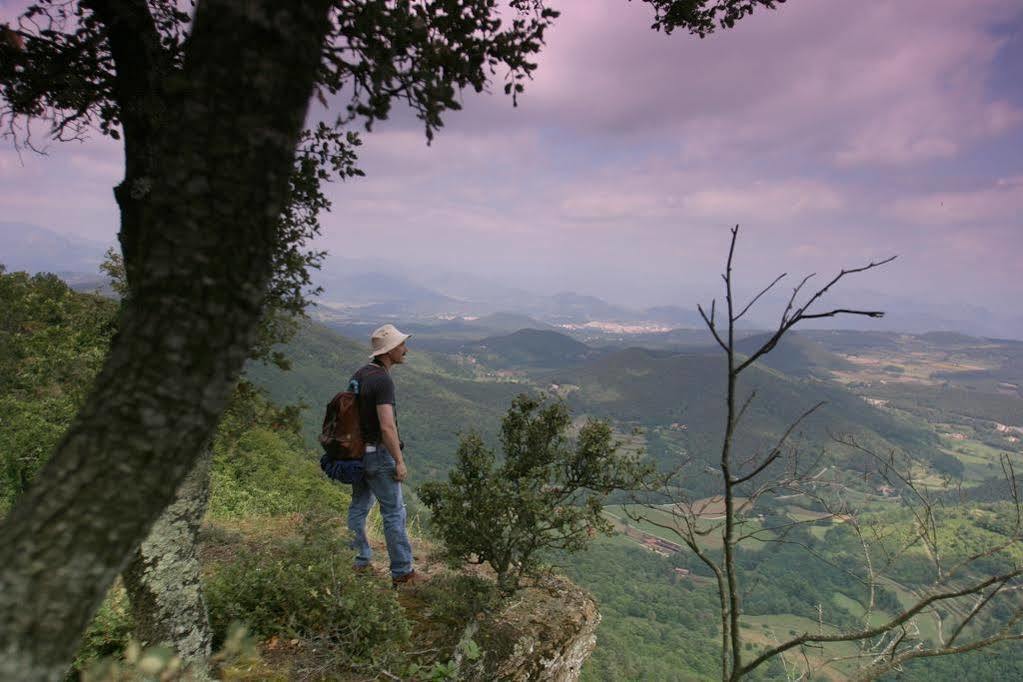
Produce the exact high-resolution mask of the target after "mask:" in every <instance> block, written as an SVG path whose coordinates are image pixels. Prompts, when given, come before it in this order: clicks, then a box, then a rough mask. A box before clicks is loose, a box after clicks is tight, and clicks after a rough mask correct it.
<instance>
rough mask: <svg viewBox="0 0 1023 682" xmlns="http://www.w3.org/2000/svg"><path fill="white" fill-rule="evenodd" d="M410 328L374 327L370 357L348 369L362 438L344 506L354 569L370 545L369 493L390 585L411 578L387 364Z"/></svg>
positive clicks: (365, 566)
mask: <svg viewBox="0 0 1023 682" xmlns="http://www.w3.org/2000/svg"><path fill="white" fill-rule="evenodd" d="M408 339H409V334H403V333H401V332H400V331H398V330H397V329H396V328H395V327H394V325H391V324H385V325H384V326H382V327H380V328H379V329H377V330H376V331H374V332H373V336H372V337H371V338H370V344H371V346H372V350H373V352H372V354H371V355H370V359H371V362H370V363H369V364H367V365H365V366H363V367H362V368H360V369H359V370H358V371H357V372H356V373H355V374H354V375H352V378H351V381H350V382H349V387H350V389H351V390H354V391H355V392H356V393H358V396H359V399H358V404H359V428H360V430H361V432H362V439H363V441H364V442H365V443H366V446H365V447H366V451H365V454H363V457H362V462H363V467H364V471H365V475H364V478H363V480H361V481H359V482H358V483H353V484H352V502H351V505H349V507H348V529H349V530H351V531H352V533H353V534H354V538H353V540H352V547H353V548H354V549H355V550H356V551H357V554H356V556H355V568H356V570H362V571H364V570H370V558H371V556H372V549H371V548H370V546H369V541H368V540H367V539H366V517H367V515H369V510H370V508H371V507H372V506H373V500H374V498H375V499H376V500H377V501H378V502H379V503H380V515H381V517H382V518H383V521H384V539H385V540H386V541H387V554H388V557H389V558H390V560H391V581H392V583H393V584H394V586H395V587H397V586H398V585H399V584H402V583H405V584H408V583H412V582H414V581H415V580H416V578H417V576H416V572H415V569H414V568H413V567H412V545H411V543H410V542H409V539H408V533H407V531H406V529H405V501H404V499H403V498H402V491H401V482H402V481H404V480H405V479H406V477H407V476H408V470H407V469H406V468H405V459H404V456H403V455H402V451H401V448H402V442H401V439H400V438H399V437H398V417H397V410H396V408H395V398H394V381H393V380H392V379H391V374H390V372H391V368H392V367H393V366H394V365H400V364H402V363H403V362H405V355H406V353H408V349H407V348H406V347H405V342H406V341H407V340H408Z"/></svg>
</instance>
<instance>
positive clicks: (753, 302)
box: [733, 272, 789, 322]
mask: <svg viewBox="0 0 1023 682" xmlns="http://www.w3.org/2000/svg"><path fill="white" fill-rule="evenodd" d="M788 274H789V273H787V272H783V273H781V274H780V275H778V276H777V277H775V278H774V281H773V282H771V283H770V284H768V285H767V286H766V287H764V288H763V289H761V290H760V293H759V294H757V295H756V296H754V297H753V300H751V301H750V302H749V303H747V304H746V307H745V308H743V309H742V310H740V311H739V314H738V315H736V316H735V319H734V320H733V322H738V321H739V320H740V319H741V318H742V316H743V315H745V314H746V313H747V311H749V309H750V308H752V307H753V305H754V304H755V303H756V302H757V301H759V300H760V297H761V296H763V295H764V294H766V293H767V292H768V291H770V290H771V289H773V288H774V285H775V284H777V283H778V282H780V281H782V279H784V278H785V277H787V276H788Z"/></svg>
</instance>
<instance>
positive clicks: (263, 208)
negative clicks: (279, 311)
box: [0, 0, 329, 682]
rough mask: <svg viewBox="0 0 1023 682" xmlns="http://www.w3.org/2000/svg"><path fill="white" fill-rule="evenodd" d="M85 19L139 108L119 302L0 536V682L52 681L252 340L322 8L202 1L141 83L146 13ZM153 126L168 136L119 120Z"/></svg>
mask: <svg viewBox="0 0 1023 682" xmlns="http://www.w3.org/2000/svg"><path fill="white" fill-rule="evenodd" d="M91 4H92V6H93V8H94V12H95V14H96V16H97V17H98V19H99V20H100V21H101V22H103V23H104V24H105V26H106V27H107V30H108V31H109V40H110V44H111V52H112V55H113V58H114V64H115V66H116V68H117V72H118V73H117V77H118V79H119V82H118V84H117V87H118V89H119V90H120V89H123V90H124V92H126V93H128V92H135V91H133V90H132V88H136V89H137V92H139V93H141V95H137V94H136V95H134V96H133V98H129V99H128V100H127V101H126V102H125V103H124V104H125V105H126V106H125V107H124V108H123V109H122V112H123V128H124V132H125V153H126V176H125V179H124V182H123V183H122V185H121V186H120V187H119V189H118V191H117V192H116V197H117V199H118V203H119V205H120V208H121V233H120V238H121V242H122V245H123V247H124V249H123V252H124V256H125V267H126V271H127V275H128V280H129V284H130V285H131V289H132V297H131V299H130V301H129V302H128V304H127V305H126V306H125V308H124V310H123V312H122V317H121V321H120V326H119V332H118V334H117V336H116V337H115V339H114V341H113V343H112V345H111V350H110V354H109V356H108V358H107V360H106V363H105V365H104V367H103V369H102V371H101V372H100V374H99V376H98V377H97V380H96V383H95V386H94V388H93V391H92V393H91V394H90V397H89V399H88V401H87V404H86V405H85V406H84V407H83V409H82V410H81V412H80V413H79V414H78V415H77V417H76V419H75V421H74V423H73V424H72V426H71V428H70V429H69V431H68V433H67V435H66V436H65V438H64V440H63V441H62V442H61V444H60V445H59V446H58V448H57V451H56V453H55V455H54V456H53V457H52V459H51V460H50V461H49V462H48V463H47V465H46V466H45V467H44V468H43V470H42V471H41V472H40V473H39V476H38V478H37V479H36V482H35V484H34V485H33V486H32V487H31V488H30V489H29V490H28V491H27V492H26V493H25V494H24V495H23V496H22V497H21V498H20V499H19V501H18V503H17V504H16V505H15V507H14V508H13V509H12V510H11V512H10V514H9V515H8V517H7V518H6V519H5V520H4V522H3V525H2V526H0V547H3V548H4V561H3V562H2V567H0V679H18V680H24V681H27V682H31V681H33V680H58V679H61V678H62V676H63V675H64V673H65V671H66V670H67V667H68V665H69V664H70V662H71V659H72V657H73V655H74V652H75V650H76V648H77V646H78V642H79V639H80V635H81V633H82V632H83V631H84V629H85V627H86V625H87V624H88V622H89V620H90V619H91V618H92V616H93V614H94V613H95V611H96V609H97V608H98V606H99V604H100V603H101V601H102V599H103V596H104V594H105V593H106V591H107V590H108V589H109V587H110V585H111V584H112V583H113V580H114V578H115V577H116V576H117V574H118V573H120V572H121V571H122V570H123V569H124V568H125V566H126V563H127V561H128V560H129V558H130V555H131V552H132V551H133V550H134V549H135V548H136V547H138V546H139V544H140V543H141V542H142V541H143V540H144V539H145V538H146V536H147V534H148V533H149V531H150V528H151V527H152V525H153V524H154V522H156V520H157V519H158V518H159V517H160V515H161V514H162V513H163V511H164V510H165V508H166V507H167V506H168V505H169V504H170V503H171V502H172V501H173V499H174V496H175V492H176V490H177V489H178V487H179V486H180V484H181V483H182V481H183V480H184V479H185V477H186V476H187V474H188V473H189V472H190V471H192V470H193V469H194V467H195V463H196V460H197V458H198V457H199V456H200V453H202V452H203V451H204V450H205V448H206V447H207V446H208V443H209V441H210V438H211V434H212V432H213V430H214V428H215V426H216V423H217V419H218V416H219V414H220V412H221V411H222V409H223V407H224V405H225V404H226V402H227V400H228V398H229V395H230V392H231V389H232V387H233V386H234V384H235V382H236V380H237V377H238V375H239V373H240V371H241V368H242V365H243V363H244V361H245V359H246V357H247V355H248V353H249V349H250V347H251V346H252V343H253V341H254V339H255V332H256V329H257V325H258V322H259V319H260V315H261V307H262V303H263V299H264V296H265V290H266V286H267V282H268V281H269V278H270V274H271V260H272V259H271V255H272V248H273V238H274V232H275V225H276V222H277V220H278V218H279V216H280V213H281V209H282V207H283V205H284V199H285V193H286V189H287V182H288V176H289V173H290V171H291V167H292V160H293V157H294V152H295V146H296V144H297V141H298V138H299V134H300V132H301V129H302V124H303V120H304V117H305V114H306V111H307V105H308V101H309V98H310V96H311V94H312V88H313V81H314V76H315V74H316V70H317V65H318V62H319V57H320V53H321V50H322V46H323V43H324V39H325V36H326V33H327V30H328V21H327V10H328V5H329V2H327V0H307V1H305V2H291V1H290V0H245V1H244V2H240V1H232V0H212V1H207V2H203V3H200V4H199V6H198V11H197V15H196V17H195V22H194V29H193V31H192V34H191V35H190V37H189V40H188V44H187V49H186V52H185V57H184V65H183V67H182V69H181V71H180V72H178V73H176V75H175V76H174V77H173V78H165V79H159V82H154V79H152V78H150V76H151V75H152V74H151V72H150V71H148V70H147V69H146V68H144V67H145V65H146V59H147V57H146V55H147V52H146V48H145V45H146V43H147V41H151V40H153V39H154V36H155V34H154V33H153V31H152V30H151V27H147V26H146V25H145V23H146V22H145V21H142V22H139V21H136V19H137V18H140V17H141V18H142V19H143V20H144V19H145V17H146V16H148V14H147V11H146V6H145V3H144V2H143V1H142V0H109V1H107V2H102V1H100V0H96V1H95V2H93V3H91ZM150 21H151V17H150ZM155 38H156V39H158V36H155ZM122 78H123V79H124V80H123V82H122V81H121V79H122ZM136 105H137V106H136ZM155 115H159V116H162V117H166V120H169V121H172V122H173V124H172V125H168V126H160V127H157V126H152V125H146V124H141V123H138V121H133V119H135V118H136V117H137V118H139V119H140V120H141V119H144V118H145V117H152V116H155ZM137 123H138V124H137ZM136 124H137V125H136ZM133 136H135V137H133ZM140 136H141V137H140Z"/></svg>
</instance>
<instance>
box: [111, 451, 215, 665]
mask: <svg viewBox="0 0 1023 682" xmlns="http://www.w3.org/2000/svg"><path fill="white" fill-rule="evenodd" d="M212 458H213V455H212V452H211V451H210V449H209V448H206V449H205V450H204V451H203V452H202V453H201V454H200V456H199V461H198V462H196V465H195V468H193V469H192V471H191V472H190V473H189V474H188V477H187V478H185V481H184V483H182V484H181V487H180V488H178V494H177V498H176V499H175V500H174V503H173V504H171V506H169V507H167V510H166V511H165V512H164V513H163V515H162V516H160V518H159V519H158V520H157V522H156V523H155V524H153V529H152V530H151V531H149V537H147V538H146V539H145V540H144V541H143V542H142V544H141V545H140V546H139V548H138V549H137V550H135V553H134V555H133V556H132V559H131V562H130V563H129V564H128V568H126V569H125V571H124V573H123V574H122V576H123V578H124V586H125V588H126V589H127V591H128V597H129V599H130V600H131V610H132V614H133V615H134V617H135V637H136V639H138V640H139V641H140V642H143V643H145V644H147V645H153V644H163V645H167V646H169V647H171V648H172V649H174V650H175V651H176V652H177V653H178V655H179V656H181V658H182V660H183V661H184V662H185V663H186V664H187V665H190V666H192V667H193V669H194V670H195V672H196V673H197V674H199V675H201V674H202V672H203V671H204V670H205V668H206V659H208V658H209V656H210V644H211V641H212V636H211V634H210V624H209V618H207V615H206V601H205V599H204V598H203V592H202V583H201V582H200V576H199V557H198V543H199V527H200V525H201V524H202V518H203V515H204V514H205V513H206V504H207V502H208V501H209V496H210V464H211V462H212Z"/></svg>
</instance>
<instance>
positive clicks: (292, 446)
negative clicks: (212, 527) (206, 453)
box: [209, 426, 348, 518]
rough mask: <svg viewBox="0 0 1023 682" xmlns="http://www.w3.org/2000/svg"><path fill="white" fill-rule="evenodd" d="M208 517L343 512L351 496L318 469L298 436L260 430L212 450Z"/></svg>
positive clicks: (219, 444)
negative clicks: (212, 462)
mask: <svg viewBox="0 0 1023 682" xmlns="http://www.w3.org/2000/svg"><path fill="white" fill-rule="evenodd" d="M213 456H214V460H213V461H214V464H213V473H212V479H211V482H210V488H211V489H210V506H209V514H210V516H212V517H214V518H218V517H219V518H224V517H246V516H257V515H269V516H275V515H279V514H290V513H298V512H321V513H325V512H333V513H337V512H338V511H339V510H342V509H344V507H345V506H346V505H347V503H348V494H347V493H346V492H345V491H344V488H343V487H342V486H339V485H336V484H334V483H333V482H331V481H330V480H329V479H328V478H327V477H326V476H324V475H323V472H322V471H320V467H319V463H318V462H317V461H316V460H315V459H314V457H313V456H312V455H311V454H310V453H309V452H308V451H306V450H305V447H304V444H303V443H302V441H301V438H300V437H299V436H298V435H297V434H294V433H288V432H281V431H273V430H271V429H268V428H266V427H262V426H257V427H254V428H252V429H250V430H247V431H245V432H244V433H242V434H241V436H240V437H239V438H238V439H237V440H235V441H230V442H225V441H224V440H222V439H220V438H218V439H217V442H216V444H215V446H214V455H213Z"/></svg>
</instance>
